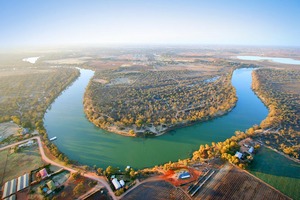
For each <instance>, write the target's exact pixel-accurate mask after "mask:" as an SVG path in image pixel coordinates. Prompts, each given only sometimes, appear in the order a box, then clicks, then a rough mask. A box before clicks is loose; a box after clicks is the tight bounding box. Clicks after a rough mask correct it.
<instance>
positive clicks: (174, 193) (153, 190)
mask: <svg viewBox="0 0 300 200" xmlns="http://www.w3.org/2000/svg"><path fill="white" fill-rule="evenodd" d="M131 199H132V200H133V199H145V200H148V199H149V200H150V199H151V200H162V199H178V200H188V199H190V198H189V197H188V196H186V194H185V193H184V192H183V191H182V190H181V189H180V188H176V187H174V186H173V185H171V184H170V183H168V182H165V181H151V182H146V183H142V184H141V185H139V186H138V187H137V188H136V189H134V190H132V191H130V192H129V193H127V194H126V195H125V196H124V197H123V198H122V200H131Z"/></svg>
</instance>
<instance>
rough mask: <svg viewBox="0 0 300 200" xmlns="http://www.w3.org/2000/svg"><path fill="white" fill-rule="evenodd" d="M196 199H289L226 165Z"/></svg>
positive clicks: (201, 190) (246, 174)
mask: <svg viewBox="0 0 300 200" xmlns="http://www.w3.org/2000/svg"><path fill="white" fill-rule="evenodd" d="M195 199H199V200H200V199H201V200H203V199H237V200H239V199H249V200H250V199H257V200H260V199H270V200H274V199H289V198H288V197H286V196H284V195H283V194H281V193H280V192H278V191H276V190H275V189H273V188H271V187H269V186H268V185H266V184H265V183H263V182H261V181H260V180H258V179H256V178H254V177H253V176H251V175H249V174H248V173H246V172H244V171H242V170H240V169H238V168H237V167H234V166H232V165H225V166H224V167H223V168H222V169H221V170H220V171H219V172H218V173H217V174H215V175H214V176H213V177H212V178H211V179H210V180H209V181H208V183H207V184H206V185H204V186H203V188H201V189H200V191H199V192H198V193H197V194H196V195H195Z"/></svg>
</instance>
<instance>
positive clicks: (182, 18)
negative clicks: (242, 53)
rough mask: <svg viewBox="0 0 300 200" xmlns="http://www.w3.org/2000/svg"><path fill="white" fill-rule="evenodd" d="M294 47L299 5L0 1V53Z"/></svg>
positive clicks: (197, 0) (239, 0) (235, 0)
mask: <svg viewBox="0 0 300 200" xmlns="http://www.w3.org/2000/svg"><path fill="white" fill-rule="evenodd" d="M81 44H82V45H107V44H108V45H109V44H135V45H136V44H137V45H138V44H141V45H142V44H175V45H176V44H179V45H180V44H187V45H201V44H205V45H207V44H213V45H264V46H266V45H267V46H300V1H299V0H209V1H208V0H207V1H204V0H181V1H176V0H172V1H171V0H168V1H167V0H151V1H150V0H0V45H1V46H0V48H23V47H35V46H47V45H51V46H60V45H81Z"/></svg>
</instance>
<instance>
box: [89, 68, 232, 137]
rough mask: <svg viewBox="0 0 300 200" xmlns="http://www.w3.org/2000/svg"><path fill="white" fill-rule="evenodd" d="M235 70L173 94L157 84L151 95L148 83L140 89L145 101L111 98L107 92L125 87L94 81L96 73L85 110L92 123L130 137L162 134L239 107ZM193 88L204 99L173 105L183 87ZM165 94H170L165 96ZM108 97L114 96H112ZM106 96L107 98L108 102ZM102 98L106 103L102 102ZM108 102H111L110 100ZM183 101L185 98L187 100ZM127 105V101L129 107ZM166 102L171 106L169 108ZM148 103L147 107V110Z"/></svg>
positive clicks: (177, 90) (91, 83) (188, 85)
mask: <svg viewBox="0 0 300 200" xmlns="http://www.w3.org/2000/svg"><path fill="white" fill-rule="evenodd" d="M233 69H234V68H233ZM233 69H231V70H230V72H228V73H227V74H224V75H223V76H222V77H221V76H218V77H217V78H212V79H211V80H210V81H207V80H205V81H200V83H201V84H199V85H197V87H195V86H194V85H195V84H192V83H190V82H188V83H186V84H184V85H181V86H180V88H179V89H176V90H174V91H172V92H173V93H172V92H171V91H170V92H169V93H166V92H165V91H164V90H162V91H163V92H162V93H164V94H160V93H161V92H160V90H159V87H158V86H156V89H157V90H158V91H156V93H157V94H155V95H154V94H152V93H151V95H152V97H151V95H150V94H148V95H146V94H147V92H148V91H147V89H148V88H149V87H150V86H145V88H147V89H145V90H142V91H140V93H143V92H144V93H145V94H143V95H144V96H142V97H141V99H144V100H145V98H146V100H145V102H147V103H145V102H144V100H141V99H136V98H135V99H134V100H132V99H130V98H129V97H130V96H129V97H126V98H129V99H126V98H125V99H123V98H122V99H121V100H120V101H118V100H116V99H114V98H113V99H110V98H111V97H112V96H113V95H112V94H107V93H110V92H115V91H114V90H119V89H120V88H119V87H121V86H114V87H111V86H110V85H109V84H108V85H103V84H100V85H97V84H96V83H95V81H93V80H94V79H95V78H97V76H96V77H95V75H94V76H93V78H92V79H91V80H90V82H89V84H88V87H87V89H86V92H85V95H84V112H85V115H86V117H87V119H88V120H89V121H90V122H91V123H93V124H94V125H95V126H97V127H99V128H101V129H104V130H106V131H109V132H112V133H116V134H119V135H122V136H129V137H156V136H161V135H163V134H165V133H167V132H169V131H171V130H175V129H178V128H182V127H187V126H191V125H194V124H197V123H200V122H206V121H209V120H212V119H215V118H217V117H220V116H223V115H225V114H227V113H228V112H230V111H231V110H232V109H233V108H234V107H235V106H236V102H237V96H236V90H235V88H234V87H233V86H232V84H231V79H232V74H233V71H234V70H233ZM97 80H98V79H97ZM198 82H199V81H198ZM95 84H96V86H95ZM147 84H150V83H147ZM192 85H193V86H192ZM200 86H201V87H200ZM128 87H130V88H133V90H134V91H135V90H136V88H135V87H139V86H128ZM172 87H175V88H177V87H178V83H177V82H176V84H175V85H174V86H173V85H172V86H171V88H172ZM190 87H194V88H193V89H191V90H195V91H196V92H195V91H194V93H196V95H198V96H200V97H201V98H200V99H194V100H193V101H195V102H197V103H196V105H194V103H191V102H193V101H186V102H185V103H182V105H181V107H177V104H174V105H169V104H170V102H173V101H174V100H173V98H174V97H173V96H178V95H181V93H180V92H181V90H187V88H190ZM202 87H204V88H202ZM150 88H151V87H150ZM98 90H101V91H102V90H103V93H102V94H101V93H100V94H101V95H100V94H99V91H98ZM96 91H97V92H96ZM188 92H189V90H187V91H185V92H184V95H186V93H188ZM96 94H97V95H98V96H97V95H96ZM164 95H165V96H167V97H164ZM104 96H111V97H109V98H108V97H104ZM158 96H161V97H158ZM181 96H182V95H181ZM204 97H205V98H204ZM149 98H150V99H149ZM181 98H182V97H181ZM103 99H106V100H105V101H104V100H103ZM102 101H103V103H102V104H101V102H102ZM107 101H109V103H108V102H107ZM128 101H130V102H131V101H132V103H133V104H136V106H134V107H135V108H134V109H132V108H131V107H132V106H133V105H131V104H128V103H124V102H128ZM182 101H185V100H184V99H183V100H182ZM122 102H123V103H122ZM137 102H138V103H137ZM115 104H118V105H115ZM124 104H126V106H125V107H124ZM112 105H114V106H112ZM166 105H167V107H168V108H167V107H165V106H166ZM144 106H145V107H146V108H147V109H143V107H144ZM112 107H113V108H112ZM153 107H161V109H159V110H157V111H155V112H158V113H159V115H160V116H159V118H157V116H156V114H155V112H154V111H153ZM163 107H164V108H163ZM108 108H109V109H108ZM101 109H104V110H105V109H108V110H106V111H105V112H104V111H103V110H102V111H100V110H101ZM136 109H137V110H140V112H138V113H134V115H133V113H132V112H136V111H133V110H136ZM148 109H150V110H151V109H152V111H149V110H148ZM155 109H157V108H155ZM155 109H154V110H155ZM120 113H121V114H120ZM150 113H151V114H150ZM156 118H157V119H156Z"/></svg>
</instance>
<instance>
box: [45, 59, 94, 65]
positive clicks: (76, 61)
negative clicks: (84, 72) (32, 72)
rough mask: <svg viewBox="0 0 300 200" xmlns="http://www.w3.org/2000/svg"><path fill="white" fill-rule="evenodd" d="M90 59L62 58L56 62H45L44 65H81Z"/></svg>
mask: <svg viewBox="0 0 300 200" xmlns="http://www.w3.org/2000/svg"><path fill="white" fill-rule="evenodd" d="M90 59H91V57H78V58H64V59H57V60H45V61H44V62H45V63H49V64H56V65H81V64H84V63H86V62H88V61H89V60H90Z"/></svg>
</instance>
